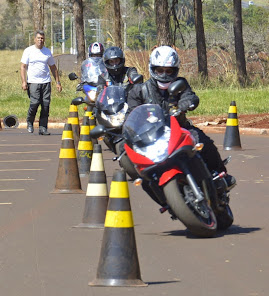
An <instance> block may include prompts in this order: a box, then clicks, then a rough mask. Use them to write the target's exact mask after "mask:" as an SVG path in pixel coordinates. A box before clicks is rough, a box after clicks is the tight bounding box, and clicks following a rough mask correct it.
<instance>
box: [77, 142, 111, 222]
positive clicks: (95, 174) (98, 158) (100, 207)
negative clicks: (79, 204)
mask: <svg viewBox="0 0 269 296" xmlns="http://www.w3.org/2000/svg"><path fill="white" fill-rule="evenodd" d="M107 204H108V191H107V181H106V173H105V169H104V161H103V155H102V147H101V145H99V144H95V145H94V148H93V155H92V163H91V169H90V174H89V182H88V186H87V192H86V200H85V207H84V213H83V218H82V223H80V224H79V225H77V226H75V227H81V228H104V223H105V218H106V210H107Z"/></svg>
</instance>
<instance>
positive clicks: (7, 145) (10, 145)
mask: <svg viewBox="0 0 269 296" xmlns="http://www.w3.org/2000/svg"><path fill="white" fill-rule="evenodd" d="M58 145H59V144H0V146H1V147H13V146H16V147H17V146H23V147H24V146H58Z"/></svg>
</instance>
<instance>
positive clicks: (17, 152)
mask: <svg viewBox="0 0 269 296" xmlns="http://www.w3.org/2000/svg"><path fill="white" fill-rule="evenodd" d="M52 152H53V153H55V152H58V151H24V152H20V151H16V152H0V154H30V153H31V154H32V153H52Z"/></svg>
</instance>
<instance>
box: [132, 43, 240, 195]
mask: <svg viewBox="0 0 269 296" xmlns="http://www.w3.org/2000/svg"><path fill="white" fill-rule="evenodd" d="M179 66H180V60H179V57H178V54H177V52H176V51H175V50H174V49H173V48H171V47H169V46H160V47H157V48H156V49H154V50H153V52H152V53H151V56H150V60H149V72H150V76H151V77H150V79H149V80H147V81H146V82H145V83H143V84H138V85H134V87H133V89H132V90H131V91H130V92H129V94H128V98H127V103H128V106H129V109H128V113H130V112H131V111H132V110H133V109H134V108H135V107H137V106H139V105H142V104H159V105H160V106H161V107H162V108H163V109H164V110H165V112H166V115H167V116H168V115H169V109H170V108H171V107H172V106H173V105H175V104H177V105H178V107H179V109H180V110H181V111H183V112H182V113H181V115H180V117H179V119H178V121H179V124H180V125H181V126H182V127H184V128H186V129H187V130H189V131H190V132H191V134H192V135H193V137H194V138H195V140H196V142H197V143H199V142H202V143H204V148H203V150H202V151H201V156H202V157H203V159H204V161H205V163H206V164H207V166H208V169H209V171H217V172H219V173H220V172H222V171H224V172H227V170H226V167H225V166H224V164H223V161H222V159H221V157H220V154H219V152H218V150H217V147H216V146H215V145H214V141H213V140H212V139H211V138H209V137H208V136H207V135H206V134H205V133H204V132H203V131H202V130H200V129H199V128H197V127H195V126H193V125H192V124H191V122H190V121H189V120H188V119H187V118H186V111H188V110H190V111H191V110H194V109H195V108H197V106H198V105H199V98H198V96H197V95H196V94H195V93H194V92H193V91H192V89H191V87H190V85H189V84H188V82H187V80H186V79H184V78H182V77H177V75H178V71H179ZM178 79H184V80H185V84H186V89H185V90H184V91H182V92H180V93H179V94H178V95H176V96H174V98H173V101H170V100H169V93H168V91H167V89H168V87H169V85H170V84H171V83H172V82H173V81H175V80H178ZM225 180H226V182H227V185H228V189H231V188H232V187H234V186H235V183H236V180H235V178H234V177H233V176H231V175H228V174H227V175H226V177H225Z"/></svg>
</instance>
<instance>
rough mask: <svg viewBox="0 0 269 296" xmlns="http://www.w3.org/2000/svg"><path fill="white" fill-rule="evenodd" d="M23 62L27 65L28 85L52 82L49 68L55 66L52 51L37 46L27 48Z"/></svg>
mask: <svg viewBox="0 0 269 296" xmlns="http://www.w3.org/2000/svg"><path fill="white" fill-rule="evenodd" d="M21 62H22V63H23V64H26V65H27V82H28V83H48V82H50V81H51V78H50V70H49V67H48V66H52V65H54V64H55V61H54V58H53V56H52V54H51V51H50V50H49V49H48V48H46V47H44V46H43V47H42V48H41V49H39V48H37V47H36V46H35V45H32V46H29V47H27V48H26V49H25V50H24V52H23V55H22V58H21Z"/></svg>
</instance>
